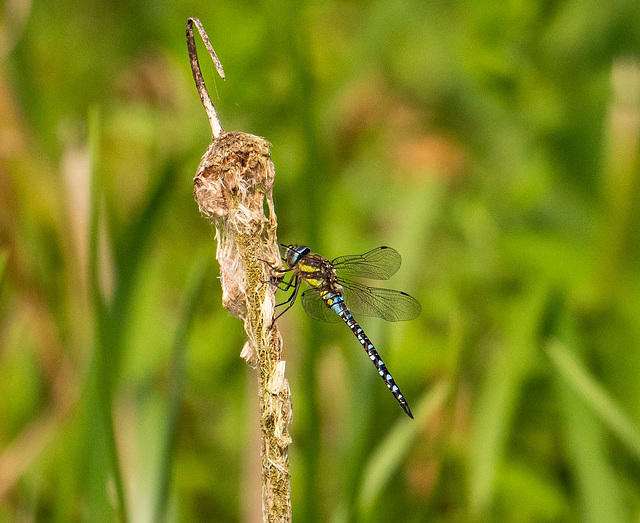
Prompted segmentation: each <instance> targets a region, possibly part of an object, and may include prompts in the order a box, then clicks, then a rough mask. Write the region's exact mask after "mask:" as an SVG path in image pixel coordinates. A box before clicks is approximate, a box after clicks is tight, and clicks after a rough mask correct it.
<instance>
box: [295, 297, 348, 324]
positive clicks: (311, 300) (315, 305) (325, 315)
mask: <svg viewBox="0 0 640 523" xmlns="http://www.w3.org/2000/svg"><path fill="white" fill-rule="evenodd" d="M301 301H302V308H303V309H304V311H305V312H306V313H307V314H308V315H309V316H311V317H312V318H313V319H314V320H320V321H326V322H327V323H338V322H339V321H342V320H341V318H340V316H338V315H337V314H336V313H335V312H333V311H332V310H331V309H330V308H329V307H327V306H326V304H325V303H324V302H323V301H322V298H321V297H320V295H319V294H318V292H317V291H315V290H313V289H308V290H306V291H304V292H303V293H302V298H301Z"/></svg>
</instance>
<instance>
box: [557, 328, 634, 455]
mask: <svg viewBox="0 0 640 523" xmlns="http://www.w3.org/2000/svg"><path fill="white" fill-rule="evenodd" d="M547 353H548V354H549V357H550V358H551V361H552V362H553V363H554V365H555V366H556V368H557V370H558V371H559V373H560V375H561V376H562V378H563V379H564V380H565V381H566V382H567V384H568V385H569V386H570V387H571V388H572V389H573V391H574V392H575V393H576V394H578V396H580V397H581V398H582V400H583V401H584V402H585V403H586V405H587V406H588V407H589V408H590V409H591V410H592V411H593V412H594V413H595V414H596V415H597V416H598V418H599V419H600V420H601V421H602V423H604V425H605V426H607V427H608V428H609V429H610V430H611V432H613V433H614V434H615V435H616V436H617V437H618V438H619V439H620V440H621V441H622V442H623V443H624V444H625V445H626V446H627V447H628V448H629V450H631V452H633V454H635V456H636V458H638V459H640V432H639V431H638V428H637V427H636V426H635V425H634V423H633V422H632V421H631V419H630V418H629V416H628V415H627V414H626V413H625V412H624V409H623V408H622V407H621V406H620V405H618V403H617V402H616V401H615V400H614V399H613V398H612V397H611V396H610V395H609V394H608V393H607V391H606V390H605V389H604V388H603V387H602V386H601V385H600V384H599V383H598V382H597V381H596V379H595V378H594V377H593V376H592V375H591V374H589V372H588V371H587V369H585V368H584V367H583V366H582V365H581V363H580V362H579V361H578V360H577V359H576V358H574V356H573V355H572V354H571V352H570V351H569V350H568V349H567V347H566V346H565V345H563V344H562V343H560V342H559V341H554V342H551V343H550V344H549V346H548V347H547Z"/></svg>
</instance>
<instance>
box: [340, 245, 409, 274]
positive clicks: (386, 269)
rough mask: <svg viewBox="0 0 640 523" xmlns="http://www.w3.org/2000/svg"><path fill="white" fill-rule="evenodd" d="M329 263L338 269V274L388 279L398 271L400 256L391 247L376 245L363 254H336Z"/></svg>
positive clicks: (400, 262)
mask: <svg viewBox="0 0 640 523" xmlns="http://www.w3.org/2000/svg"><path fill="white" fill-rule="evenodd" d="M331 264H332V265H333V266H334V267H335V269H336V270H337V271H338V275H346V276H354V277H358V278H369V279H372V280H388V279H389V278H391V276H393V275H394V274H395V273H396V272H398V269H399V268H400V265H401V264H402V257H401V256H400V253H398V251H396V250H395V249H392V248H391V247H378V248H377V249H372V250H370V251H369V252H365V253H364V254H350V255H347V256H338V257H337V258H335V259H333V260H331Z"/></svg>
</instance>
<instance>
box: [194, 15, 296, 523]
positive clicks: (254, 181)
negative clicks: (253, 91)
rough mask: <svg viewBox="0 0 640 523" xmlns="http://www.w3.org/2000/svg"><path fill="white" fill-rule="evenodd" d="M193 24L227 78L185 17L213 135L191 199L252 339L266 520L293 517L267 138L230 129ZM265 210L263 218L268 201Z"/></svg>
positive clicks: (226, 292)
mask: <svg viewBox="0 0 640 523" xmlns="http://www.w3.org/2000/svg"><path fill="white" fill-rule="evenodd" d="M193 24H195V26H196V27H197V28H198V31H199V32H200V36H202V39H203V41H204V43H205V45H206V47H207V50H208V51H209V54H210V55H211V58H212V59H213V61H214V63H215V64H216V69H217V70H218V72H219V73H220V76H222V77H223V78H224V72H223V71H222V65H221V64H220V61H219V60H218V57H217V56H216V54H215V52H214V50H213V47H212V46H211V43H210V42H209V38H208V37H207V34H206V32H205V31H204V28H203V27H202V24H201V23H200V21H199V20H198V19H197V18H189V20H188V21H187V47H188V49H189V58H190V60H191V69H192V71H193V77H194V79H195V82H196V87H197V88H198V92H199V93H200V98H201V100H202V104H203V106H204V108H205V110H206V111H207V116H208V118H209V122H210V124H211V131H212V133H213V140H212V142H211V144H210V145H209V147H208V149H207V152H206V153H205V154H204V156H203V157H202V159H201V161H200V165H199V166H198V171H197V172H196V175H195V178H194V180H193V182H194V197H195V199H196V201H197V202H198V206H199V208H200V212H201V213H202V214H204V215H205V216H206V217H207V218H209V220H210V221H211V223H212V224H213V225H215V227H216V240H217V242H218V250H217V253H216V258H217V259H218V262H219V263H220V280H221V283H222V305H223V306H224V307H225V308H226V309H227V310H229V311H230V312H231V313H232V314H233V315H235V316H237V317H238V318H240V319H242V320H243V321H244V327H245V331H246V333H247V342H246V343H245V346H244V348H243V350H242V352H241V356H242V357H243V358H244V359H245V360H247V362H248V363H250V364H251V365H255V367H256V368H257V371H258V387H259V394H260V428H261V431H260V432H261V443H262V448H261V455H262V513H263V518H264V521H270V522H271V521H273V522H275V521H278V522H288V521H291V497H290V477H289V460H288V447H289V445H290V443H291V437H290V436H289V430H288V427H289V423H290V421H291V415H292V410H291V397H290V391H289V383H288V382H287V380H286V379H285V377H284V370H285V362H284V361H282V360H281V356H282V337H281V336H280V332H279V331H278V327H277V326H276V325H275V324H274V323H273V314H274V309H275V289H274V286H273V285H271V284H270V283H268V282H269V280H270V278H271V274H270V273H269V269H268V266H267V264H265V261H267V262H268V263H269V264H271V265H272V266H277V265H279V264H280V254H279V251H278V242H277V238H276V225H277V221H276V213H275V210H274V207H273V193H272V189H273V182H274V175H275V169H274V167H273V163H272V162H271V157H270V153H269V146H270V145H271V144H269V142H267V141H266V140H265V139H264V138H260V137H259V136H254V135H251V134H246V133H241V132H229V133H225V132H224V131H223V129H222V125H221V124H220V120H219V118H218V114H217V112H216V110H215V107H214V106H213V103H212V102H211V98H210V97H209V93H208V92H207V89H206V87H205V85H204V80H203V78H202V73H201V72H200V66H199V63H198V57H197V51H196V45H195V40H194V37H193ZM265 200H266V203H267V207H268V216H265V212H264V202H265Z"/></svg>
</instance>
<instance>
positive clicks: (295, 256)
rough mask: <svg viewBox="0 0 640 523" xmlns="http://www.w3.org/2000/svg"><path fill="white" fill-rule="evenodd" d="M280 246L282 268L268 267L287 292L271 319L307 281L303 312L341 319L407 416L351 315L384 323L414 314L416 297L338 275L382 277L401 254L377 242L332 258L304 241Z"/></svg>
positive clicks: (384, 369)
mask: <svg viewBox="0 0 640 523" xmlns="http://www.w3.org/2000/svg"><path fill="white" fill-rule="evenodd" d="M281 247H282V249H283V256H282V258H283V260H284V262H285V263H286V267H285V266H283V267H281V268H274V267H272V270H274V272H275V273H277V276H275V280H276V281H275V283H276V284H277V285H278V288H279V289H281V290H283V291H288V290H289V289H293V290H292V292H291V295H290V296H289V297H288V299H287V300H286V301H284V302H282V303H278V304H276V307H281V306H285V305H286V308H285V309H283V310H282V311H281V312H280V313H279V314H278V315H277V316H276V317H275V318H274V321H275V320H277V319H278V318H279V317H280V316H282V315H283V314H284V313H285V312H287V311H288V310H289V309H290V308H291V307H293V305H294V303H295V301H296V298H297V297H298V293H299V291H300V286H301V285H302V282H305V283H307V284H308V285H309V287H310V288H309V289H307V290H306V291H304V292H303V293H302V295H301V301H302V307H303V308H304V310H305V312H306V313H307V314H308V315H309V316H311V317H312V318H314V319H316V320H320V321H324V322H329V323H334V322H336V323H337V322H340V320H342V321H344V322H345V323H346V324H347V326H348V327H349V328H350V329H351V332H353V334H354V335H355V336H356V338H358V341H359V342H360V344H361V345H362V347H363V348H364V350H365V352H366V353H367V356H368V357H369V359H370V360H371V362H372V363H373V364H374V365H375V367H376V369H377V371H378V374H379V375H380V377H381V378H382V379H383V380H384V382H385V384H386V386H387V388H388V389H389V390H390V391H391V393H392V394H393V396H394V397H395V399H396V400H397V402H398V403H399V404H400V406H401V407H402V409H403V410H404V411H405V412H406V414H407V415H408V416H409V417H410V418H412V419H413V414H412V413H411V409H410V408H409V404H408V403H407V400H406V398H405V397H404V395H403V394H402V392H401V391H400V388H399V387H398V385H397V384H396V382H395V380H394V379H393V376H392V375H391V373H390V372H389V370H388V369H387V366H386V365H385V363H384V362H383V361H382V358H381V357H380V355H379V354H378V351H377V350H376V348H375V346H374V345H373V343H372V342H371V340H370V339H369V338H368V336H367V335H366V334H365V333H364V331H363V329H362V327H361V326H360V325H359V324H358V322H357V321H356V320H355V319H354V318H353V315H352V313H353V314H361V315H363V316H376V317H379V318H382V319H383V320H386V321H404V320H412V319H414V318H416V317H417V316H418V315H419V314H420V312H421V311H422V307H421V306H420V303H418V300H416V299H415V298H413V297H412V296H410V295H408V294H407V293H405V292H402V291H396V290H391V289H384V288H380V287H369V286H367V285H364V284H362V283H359V282H356V281H353V280H351V279H348V278H345V277H344V276H350V277H356V278H366V279H374V280H387V279H389V278H390V277H391V276H393V275H394V274H395V273H396V272H397V271H398V269H399V268H400V265H401V264H402V257H401V256H400V254H399V253H398V251H396V250H395V249H392V248H391V247H386V246H382V247H378V248H376V249H373V250H371V251H368V252H365V253H364V254H356V255H348V256H338V257H337V258H335V259H333V260H328V259H327V258H324V257H323V256H320V255H319V254H314V253H312V252H311V249H310V248H309V247H308V246H306V245H285V244H281ZM287 273H290V274H291V277H290V278H289V281H287V282H284V278H285V275H286V274H287Z"/></svg>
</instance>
